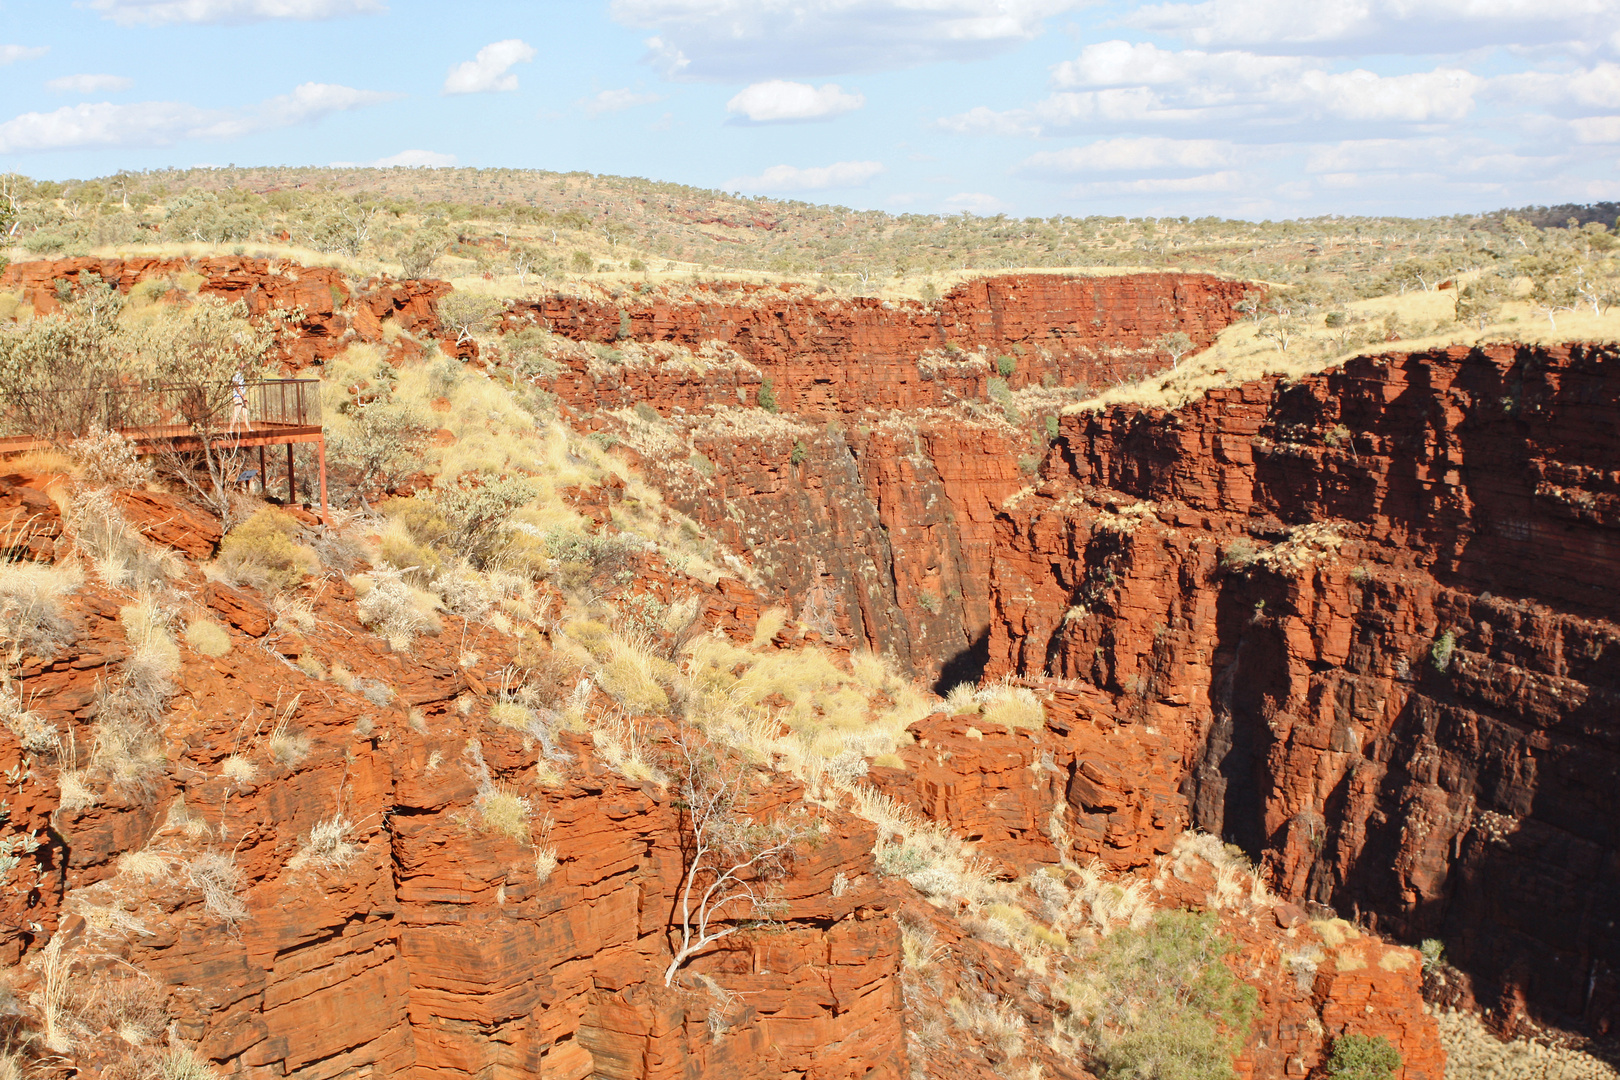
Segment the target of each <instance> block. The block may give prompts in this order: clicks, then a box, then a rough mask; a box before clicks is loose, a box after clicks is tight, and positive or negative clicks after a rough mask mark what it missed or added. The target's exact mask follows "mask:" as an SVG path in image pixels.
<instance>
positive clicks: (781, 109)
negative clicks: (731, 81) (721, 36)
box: [726, 79, 866, 124]
mask: <svg viewBox="0 0 1620 1080" xmlns="http://www.w3.org/2000/svg"><path fill="white" fill-rule="evenodd" d="M865 104H866V98H865V97H864V96H863V95H861V94H858V93H855V94H850V93H845V91H844V88H843V87H841V86H839V85H838V84H837V83H826V84H825V85H822V86H811V85H809V84H808V83H797V82H787V81H785V80H783V79H771V80H770V81H769V82H760V83H755V84H754V85H752V86H750V87H748V88H746V89H745V90H743V91H742V92H741V93H739V94H738V95H737V96H736V97H734V98H732V99H731V100H730V101H728V102H726V111H727V112H729V113H735V114H737V115H739V116H742V117H744V118H746V119H747V120H749V121H750V122H752V123H755V124H776V123H784V122H791V121H795V120H829V119H831V118H832V117H834V116H842V115H843V114H844V113H847V112H854V111H855V110H856V109H859V108H861V107H862V106H863V105H865Z"/></svg>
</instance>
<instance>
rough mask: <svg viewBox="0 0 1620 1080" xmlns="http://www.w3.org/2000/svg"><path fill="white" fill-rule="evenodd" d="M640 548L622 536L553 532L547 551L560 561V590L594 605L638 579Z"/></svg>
mask: <svg viewBox="0 0 1620 1080" xmlns="http://www.w3.org/2000/svg"><path fill="white" fill-rule="evenodd" d="M639 547H640V545H639V544H638V543H637V542H636V541H634V540H631V539H629V538H628V537H622V536H605V535H603V534H601V533H578V532H574V531H572V530H570V529H553V530H552V531H551V532H549V533H547V534H546V549H547V551H548V552H549V553H550V555H551V557H552V558H553V559H555V560H557V569H556V572H555V577H556V582H557V587H558V588H560V589H562V590H563V591H564V592H566V593H570V594H573V595H576V596H580V597H582V598H584V599H586V600H588V601H592V602H594V601H595V600H598V599H600V598H602V597H604V596H608V595H610V594H612V593H614V592H616V591H618V589H619V588H621V587H622V586H624V585H626V584H628V583H629V581H630V580H631V578H633V577H634V576H635V555H636V550H637V549H638V548H639Z"/></svg>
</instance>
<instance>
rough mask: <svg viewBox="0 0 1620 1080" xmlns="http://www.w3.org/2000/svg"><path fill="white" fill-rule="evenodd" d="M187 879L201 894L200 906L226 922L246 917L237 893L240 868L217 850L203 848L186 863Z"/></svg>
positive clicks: (245, 910) (234, 921) (245, 909)
mask: <svg viewBox="0 0 1620 1080" xmlns="http://www.w3.org/2000/svg"><path fill="white" fill-rule="evenodd" d="M186 880H187V881H188V882H190V884H191V887H192V888H194V889H196V890H197V891H198V892H199V893H201V894H202V900H203V908H204V909H205V910H206V911H207V912H208V914H210V915H212V916H214V917H215V918H216V919H220V920H223V921H224V922H226V923H236V922H238V921H240V920H242V919H245V918H247V916H248V908H247V904H245V903H243V902H242V898H241V897H239V896H237V895H236V894H237V892H238V891H239V890H240V889H241V888H242V871H241V870H239V869H237V866H236V863H234V862H232V861H231V859H230V858H229V857H227V856H225V855H221V854H220V853H219V852H217V851H205V852H203V853H202V854H201V855H198V856H197V857H196V858H194V859H192V860H191V861H190V862H188V863H187V864H186Z"/></svg>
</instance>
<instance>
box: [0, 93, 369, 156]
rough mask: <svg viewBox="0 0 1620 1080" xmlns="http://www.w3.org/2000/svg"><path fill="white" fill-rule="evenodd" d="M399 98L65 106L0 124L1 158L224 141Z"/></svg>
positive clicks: (298, 96) (295, 96)
mask: <svg viewBox="0 0 1620 1080" xmlns="http://www.w3.org/2000/svg"><path fill="white" fill-rule="evenodd" d="M398 96H399V95H397V94H383V93H378V92H376V91H372V90H356V89H354V88H352V87H348V86H334V85H330V84H326V83H304V84H303V85H302V86H299V87H298V88H297V89H295V90H294V91H293V92H292V93H291V94H282V95H280V96H278V97H273V98H270V99H269V100H267V101H264V102H261V103H260V104H258V105H254V106H250V107H248V108H245V109H202V108H198V107H197V106H195V105H190V104H187V103H185V102H178V101H143V102H137V103H134V104H129V105H114V104H112V103H111V102H105V101H104V102H97V103H85V104H82V105H66V106H63V107H62V108H60V109H57V110H55V111H54V112H48V113H39V112H31V113H23V114H22V115H21V116H17V117H14V118H12V119H10V120H7V121H6V122H5V123H3V124H0V153H8V154H9V153H21V152H25V151H30V150H67V149H77V148H82V147H108V146H167V145H169V144H170V143H174V142H178V141H180V140H183V139H228V138H236V137H239V136H242V135H251V134H254V133H256V132H260V131H270V130H273V129H276V128H285V127H292V126H294V125H297V124H306V123H313V122H315V121H317V120H319V119H321V118H322V117H324V116H328V115H330V114H331V113H334V112H342V111H346V110H349V109H357V108H362V107H364V106H366V105H375V104H378V103H380V102H384V101H390V100H393V99H394V98H396V97H398Z"/></svg>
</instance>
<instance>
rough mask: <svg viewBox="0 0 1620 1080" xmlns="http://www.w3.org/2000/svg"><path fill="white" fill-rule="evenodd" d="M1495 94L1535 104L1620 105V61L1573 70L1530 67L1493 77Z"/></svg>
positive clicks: (1492, 88)
mask: <svg viewBox="0 0 1620 1080" xmlns="http://www.w3.org/2000/svg"><path fill="white" fill-rule="evenodd" d="M1491 90H1492V92H1493V94H1494V95H1495V96H1498V97H1502V98H1505V99H1506V100H1509V101H1514V102H1523V103H1526V104H1534V105H1553V106H1564V107H1573V108H1585V109H1620V64H1613V63H1601V64H1597V65H1595V66H1593V67H1590V68H1578V69H1576V70H1573V71H1556V72H1554V71H1526V72H1521V73H1519V74H1516V75H1499V76H1497V77H1496V78H1494V79H1492V80H1491Z"/></svg>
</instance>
